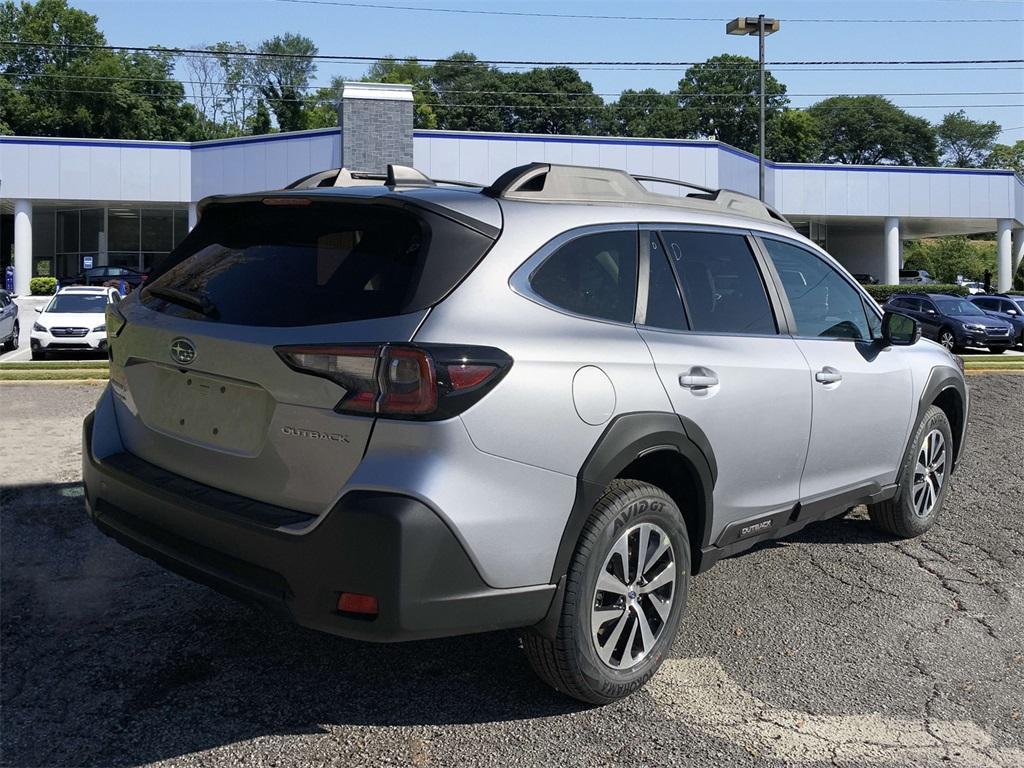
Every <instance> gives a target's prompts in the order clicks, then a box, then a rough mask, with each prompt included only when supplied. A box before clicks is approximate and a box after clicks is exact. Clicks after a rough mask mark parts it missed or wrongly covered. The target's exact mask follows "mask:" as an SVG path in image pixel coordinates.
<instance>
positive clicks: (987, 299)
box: [970, 295, 1024, 347]
mask: <svg viewBox="0 0 1024 768" xmlns="http://www.w3.org/2000/svg"><path fill="white" fill-rule="evenodd" d="M970 300H971V303H972V304H975V305H977V306H978V307H981V309H982V311H984V312H985V314H986V315H991V316H992V317H998V318H999V319H1000V320H1002V321H1003V322H1004V323H1009V324H1010V325H1012V326H1013V338H1014V344H1019V345H1020V346H1022V347H1024V296H1006V295H997V296H987V295H983V296H971V299H970Z"/></svg>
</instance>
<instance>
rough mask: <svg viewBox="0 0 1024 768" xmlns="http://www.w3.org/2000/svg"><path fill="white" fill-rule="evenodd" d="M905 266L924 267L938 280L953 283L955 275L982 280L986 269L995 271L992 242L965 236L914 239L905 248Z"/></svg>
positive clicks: (911, 267) (910, 267) (993, 245)
mask: <svg viewBox="0 0 1024 768" xmlns="http://www.w3.org/2000/svg"><path fill="white" fill-rule="evenodd" d="M904 264H905V266H906V267H907V269H927V270H928V271H929V272H930V273H931V274H932V276H933V277H935V278H936V279H937V280H938V281H939V282H940V283H955V282H956V280H957V278H958V277H961V276H962V277H964V278H966V279H968V280H981V279H982V278H983V276H984V274H985V271H986V270H988V271H989V272H992V273H995V270H996V249H995V243H994V242H993V241H991V240H988V241H975V240H969V239H968V238H966V237H960V236H956V237H941V238H936V239H934V240H917V241H915V242H912V243H908V244H907V246H906V248H905V249H904Z"/></svg>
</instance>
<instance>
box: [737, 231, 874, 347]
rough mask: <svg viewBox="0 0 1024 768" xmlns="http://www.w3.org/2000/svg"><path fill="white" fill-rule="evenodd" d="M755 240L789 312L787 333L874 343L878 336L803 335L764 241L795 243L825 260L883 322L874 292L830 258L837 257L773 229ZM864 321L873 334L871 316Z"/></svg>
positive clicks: (757, 236) (818, 339) (797, 246)
mask: <svg viewBox="0 0 1024 768" xmlns="http://www.w3.org/2000/svg"><path fill="white" fill-rule="evenodd" d="M752 239H753V240H754V242H755V243H756V244H757V248H758V250H759V252H760V254H761V256H762V258H763V259H764V261H765V264H766V267H767V269H768V272H769V274H770V275H771V278H772V282H773V283H774V284H775V290H776V291H778V295H779V302H780V303H781V304H782V306H783V311H784V312H785V315H786V324H787V326H788V328H789V330H788V333H789V335H790V336H792V337H793V338H794V339H801V340H808V341H810V340H817V341H839V342H845V343H850V342H853V343H854V344H864V343H872V342H875V341H877V339H875V338H870V339H848V338H842V337H834V336H805V335H803V334H800V333H798V332H797V328H798V327H799V326H798V325H797V322H796V316H795V315H794V314H793V308H792V307H791V306H790V304H789V296H788V295H787V294H786V290H785V287H784V286H783V284H782V277H781V276H780V275H779V273H778V271H777V270H776V269H775V262H774V261H773V260H772V257H771V254H770V253H768V248H767V246H766V245H765V243H764V241H765V240H777V241H779V242H780V243H783V244H785V245H789V246H792V247H793V248H799V249H800V250H802V251H806V252H807V253H809V254H810V255H811V256H813V257H815V258H816V259H818V260H819V261H821V262H823V263H824V265H825V266H826V267H827V268H828V269H831V270H832V271H833V272H834V273H835V274H836V275H837V276H838V277H839V278H840V279H841V280H843V281H844V282H845V283H846V284H847V285H849V286H850V287H851V288H853V290H854V292H855V293H856V294H857V295H858V296H860V298H861V302H860V303H861V307H862V308H863V310H864V312H865V313H867V312H869V311H870V312H874V313H875V315H876V317H877V318H878V320H879V322H881V320H882V317H883V315H884V313H883V312H882V311H881V309H880V308H879V307H878V302H876V301H875V300H874V299H873V298H871V294H869V293H868V292H867V291H865V290H864V286H862V285H861V284H860V283H858V282H857V281H856V280H854V279H853V278H852V277H851V276H850V275H848V274H845V271H844V270H843V269H836V267H835V266H834V265H833V264H832V263H831V261H833V260H834V259H833V258H832V257H831V256H829V254H828V253H826V252H824V251H822V252H821V253H819V252H818V250H817V249H816V248H810V247H808V245H807V244H806V243H801V242H799V241H797V240H793V239H792V238H788V237H785V236H784V235H777V234H775V233H774V232H754V233H753V238H752ZM841 266H842V265H840V267H841ZM864 322H865V324H867V326H868V332H869V333H870V332H871V323H870V322H868V318H867V317H866V316H865V318H864Z"/></svg>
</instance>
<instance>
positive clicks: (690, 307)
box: [662, 231, 778, 334]
mask: <svg viewBox="0 0 1024 768" xmlns="http://www.w3.org/2000/svg"><path fill="white" fill-rule="evenodd" d="M662 237H663V238H664V241H665V247H666V248H667V249H668V256H669V260H670V262H671V263H672V265H673V267H674V269H675V273H676V276H677V277H678V279H679V283H680V285H681V287H682V290H683V301H684V302H685V305H686V314H687V316H688V317H689V320H690V328H691V329H692V330H694V331H704V332H709V333H737V334H775V333H777V332H778V328H777V327H776V325H775V317H774V315H773V314H772V309H771V305H770V304H769V303H768V296H767V294H766V293H765V288H764V282H763V281H762V280H761V274H760V272H759V271H758V268H757V264H756V263H755V262H754V254H753V253H751V251H750V247H749V246H748V245H747V240H746V238H745V237H743V236H742V235H731V234H725V233H717V232H677V231H666V232H663V233H662Z"/></svg>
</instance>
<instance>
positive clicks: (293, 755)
mask: <svg viewBox="0 0 1024 768" xmlns="http://www.w3.org/2000/svg"><path fill="white" fill-rule="evenodd" d="M970 385H971V388H972V411H971V425H970V434H969V438H968V448H967V452H966V454H965V456H964V458H963V460H962V462H961V466H960V468H959V470H958V472H957V473H956V475H954V478H953V485H952V487H951V490H950V494H949V497H948V500H947V503H946V509H945V511H944V513H943V517H942V519H941V520H940V522H939V525H938V526H937V527H936V528H934V529H933V530H932V531H931V532H929V533H928V534H927V535H926V536H925V537H923V538H921V539H917V540H913V541H898V540H894V539H892V538H889V537H886V536H884V535H882V534H879V533H877V532H876V531H875V530H874V529H873V528H872V527H871V525H870V524H869V522H868V521H867V518H866V514H865V512H864V510H863V509H858V510H854V511H853V512H852V513H850V514H849V515H847V516H846V517H845V518H843V519H840V520H835V521H829V522H825V523H820V524H817V525H813V526H810V527H808V528H807V529H805V530H804V531H802V532H800V533H798V534H797V535H796V536H794V537H791V538H789V539H784V540H782V541H778V542H772V543H769V544H764V545H761V546H759V547H758V548H756V549H755V550H754V551H752V552H749V553H747V554H744V555H742V556H739V557H735V558H732V559H729V560H725V561H723V562H721V563H719V564H718V565H716V566H715V567H714V568H713V569H712V570H711V571H710V572H709V573H707V574H705V575H702V576H700V577H698V578H697V579H696V580H695V581H694V583H693V585H692V592H691V595H690V604H689V610H688V615H687V616H686V618H685V620H684V626H683V630H682V632H681V633H680V636H679V639H678V640H677V642H676V644H675V646H674V649H673V655H672V658H670V659H669V660H667V661H666V663H665V665H664V667H663V668H662V670H661V672H660V673H659V674H658V676H657V677H656V678H655V679H654V680H653V681H652V682H651V683H650V684H649V685H648V687H647V688H646V689H645V690H643V691H642V692H640V693H639V694H637V695H635V696H633V697H631V698H630V699H627V700H626V701H623V702H620V703H618V704H615V705H611V706H606V707H602V708H588V707H585V706H582V705H580V704H578V703H576V702H574V701H571V700H567V699H563V698H561V697H559V696H558V695H557V694H554V693H552V692H550V691H549V690H548V689H547V688H545V687H544V686H543V685H542V684H541V683H539V682H537V681H536V680H535V679H534V678H533V676H532V674H531V673H530V670H529V669H528V667H527V665H526V662H525V660H524V659H523V658H522V655H521V653H519V651H518V649H517V646H516V638H515V635H514V634H513V633H507V632H506V633H492V634H487V635H479V636H474V637H463V638H452V639H448V640H437V641H430V642H422V643H414V644H404V645H392V646H383V645H369V644H363V643H357V642H353V641H348V640H343V639H339V638H335V637H330V636H327V635H320V634H317V633H314V632H310V631H307V630H303V629H299V628H297V627H293V626H288V625H285V624H282V623H280V622H279V621H278V620H276V619H274V618H272V617H270V616H267V615H264V614H262V613H259V612H257V611H255V610H253V609H250V608H247V607H245V606H242V605H239V604H236V603H234V602H232V601H231V600H229V599H228V598H225V597H222V596H221V595H219V594H217V593H215V592H212V591H210V590H208V589H206V588H204V587H201V586H198V585H195V584H192V583H190V582H188V581H185V580H183V579H180V578H179V577H177V576H174V575H173V574H170V573H166V572H164V571H163V570H161V569H160V568H159V567H157V566H156V565H154V564H152V563H150V562H149V561H147V560H145V559H143V558H140V557H138V556H136V555H134V554H133V553H131V552H129V551H127V550H124V549H123V548H121V547H119V546H118V545H116V544H115V543H113V542H112V541H110V540H109V539H107V538H105V537H104V536H103V535H102V534H100V533H99V532H98V531H96V530H95V529H94V528H93V527H92V526H91V525H90V524H89V523H88V522H87V520H86V518H85V514H84V511H83V509H82V496H81V486H80V484H79V466H78V465H79V462H80V453H79V450H80V449H79V444H78V440H79V430H80V425H81V419H82V418H83V417H84V415H85V414H86V412H87V411H88V410H89V408H90V407H91V405H92V403H93V402H94V401H95V399H96V397H97V396H98V394H99V388H98V387H95V386H67V385H36V386H4V387H3V388H2V389H0V427H2V429H0V434H2V435H3V436H4V439H3V441H0V468H2V469H0V526H2V527H0V533H2V538H0V609H2V615H0V630H2V636H0V640H2V656H0V706H2V709H0V764H3V765H10V766H93V765H96V766H99V765H102V766H129V765H143V764H159V765H167V766H200V765H202V766H206V765H210V766H212V765H225V764H231V765H237V764H245V765H251V766H270V765H274V766H286V765H311V764H316V765H367V766H380V765H388V764H397V765H416V766H423V765H439V766H446V765H457V764H471V765H495V766H497V765H501V766H505V765H510V764H511V765H516V766H520V765H538V766H539V765H574V766H575V765H579V766H584V765H586V766H592V765H614V766H619V765H621V766H637V765H646V766H660V765H665V766H691V765H692V766H707V765H740V766H743V765H751V766H753V765H757V766H762V765H769V766H771V765H780V766H781V765H787V766H792V765H796V766H819V765H821V766H828V765H831V766H862V765H872V766H875V765H877V766H904V765H905V766H910V765H913V766H931V765H943V766H949V765H952V766H971V767H972V768H973V767H974V766H1000V767H1002V766H1020V765H1024V632H1022V629H1021V628H1022V626H1024V516H1022V513H1024V376H1012V375H986V376H972V377H971V379H970Z"/></svg>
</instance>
